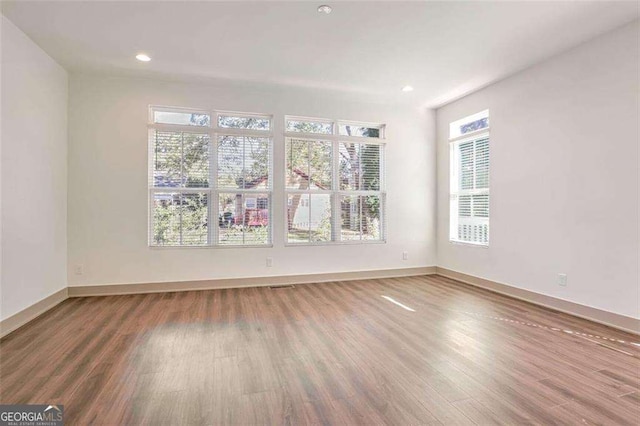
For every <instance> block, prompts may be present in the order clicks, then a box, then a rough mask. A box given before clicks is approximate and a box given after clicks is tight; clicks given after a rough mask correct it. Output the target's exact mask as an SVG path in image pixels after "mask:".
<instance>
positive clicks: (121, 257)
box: [68, 75, 435, 286]
mask: <svg viewBox="0 0 640 426" xmlns="http://www.w3.org/2000/svg"><path fill="white" fill-rule="evenodd" d="M149 105H170V106H184V107H196V108H211V109H224V110H235V111H249V112H260V113H271V114H275V137H274V146H275V148H274V164H275V165H276V166H277V165H282V164H283V163H284V138H283V136H282V130H283V120H284V118H283V117H284V115H285V114H292V115H304V116H312V117H331V118H339V119H350V120H359V121H373V122H383V123H386V124H387V136H388V146H387V150H386V155H387V194H388V195H387V203H388V204H387V205H388V207H387V223H388V228H387V243H386V244H367V245H358V246H345V245H343V246H335V245H334V246H320V247H308V246H305V247H284V219H281V218H284V199H283V179H284V177H283V176H284V174H283V170H282V167H276V171H275V175H274V192H273V218H274V219H273V224H274V232H273V235H274V238H273V239H274V244H273V248H258V249H255V248H207V249H205V248H197V249H189V248H162V249H157V248H156V249H153V248H149V247H148V246H147V211H148V201H147V197H148V191H147V176H148V175H147V121H148V106H149ZM69 122H70V126H69V277H68V278H69V285H70V286H78V285H97V284H120V283H140V282H143V283H144V282H162V281H182V280H199V279H214V278H233V277H253V276H266V275H275V276H278V275H291V274H308V273H321V272H341V271H353V270H371V269H389V268H406V267H417V266H432V265H435V117H434V113H433V112H432V111H425V110H424V109H419V108H414V107H409V106H401V105H388V104H383V103H377V102H375V100H373V99H369V100H363V99H356V96H353V95H346V94H342V95H331V94H328V93H322V92H317V91H311V90H303V89H297V90H296V89H280V90H278V89H261V88H258V87H255V86H254V87H249V86H238V85H232V84H231V83H229V84H219V83H217V84H215V85H214V84H213V83H211V82H207V83H197V82H193V83H190V84H186V83H181V82H176V81H173V82H170V81H160V80H152V79H134V78H128V77H106V76H99V75H72V76H71V79H70V91H69ZM405 250H406V251H408V252H409V260H407V261H403V260H402V251H405ZM268 256H269V257H272V258H273V267H271V268H267V267H266V264H265V258H266V257H268ZM77 265H82V266H83V271H84V272H83V274H82V275H77V274H76V273H75V270H76V266H77Z"/></svg>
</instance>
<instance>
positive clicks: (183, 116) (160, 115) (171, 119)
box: [153, 111, 211, 126]
mask: <svg viewBox="0 0 640 426" xmlns="http://www.w3.org/2000/svg"><path fill="white" fill-rule="evenodd" d="M153 122H154V123H161V124H179V125H183V126H210V125H211V116H209V114H203V113H197V112H186V111H171V112H168V111H153Z"/></svg>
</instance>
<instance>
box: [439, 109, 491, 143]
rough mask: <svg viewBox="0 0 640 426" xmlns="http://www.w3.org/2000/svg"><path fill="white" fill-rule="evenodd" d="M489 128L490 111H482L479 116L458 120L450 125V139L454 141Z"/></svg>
mask: <svg viewBox="0 0 640 426" xmlns="http://www.w3.org/2000/svg"><path fill="white" fill-rule="evenodd" d="M488 127H489V111H488V110H486V111H482V112H479V113H477V114H473V115H470V116H468V117H464V118H461V119H460V120H456V121H454V122H453V123H451V124H449V138H450V139H454V138H457V137H460V136H462V135H465V134H467V133H472V132H476V131H478V130H482V129H486V128H488Z"/></svg>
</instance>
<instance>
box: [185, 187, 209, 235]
mask: <svg viewBox="0 0 640 426" xmlns="http://www.w3.org/2000/svg"><path fill="white" fill-rule="evenodd" d="M207 201H208V196H207V194H203V193H196V194H182V245H187V246H199V245H205V244H207V228H208V227H207V218H208V216H209V209H208V202H207Z"/></svg>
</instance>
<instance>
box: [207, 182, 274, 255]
mask: <svg viewBox="0 0 640 426" xmlns="http://www.w3.org/2000/svg"><path fill="white" fill-rule="evenodd" d="M219 203H220V216H219V218H218V229H219V233H218V241H219V243H220V244H226V245H261V244H269V242H270V240H269V210H270V202H269V194H266V193H245V194H233V193H224V194H220V196H219Z"/></svg>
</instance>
